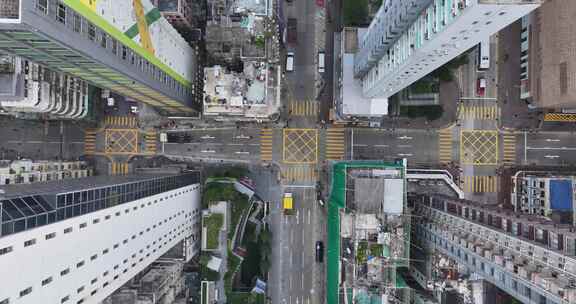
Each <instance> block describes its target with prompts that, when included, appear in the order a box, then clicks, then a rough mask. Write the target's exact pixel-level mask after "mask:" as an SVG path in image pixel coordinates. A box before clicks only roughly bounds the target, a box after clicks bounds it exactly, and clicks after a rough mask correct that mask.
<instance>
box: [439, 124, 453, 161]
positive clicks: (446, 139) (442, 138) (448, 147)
mask: <svg viewBox="0 0 576 304" xmlns="http://www.w3.org/2000/svg"><path fill="white" fill-rule="evenodd" d="M438 158H439V161H440V163H449V162H451V161H452V129H451V128H449V129H442V130H440V132H439V133H438Z"/></svg>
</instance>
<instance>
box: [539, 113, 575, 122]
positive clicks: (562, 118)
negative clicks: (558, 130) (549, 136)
mask: <svg viewBox="0 0 576 304" xmlns="http://www.w3.org/2000/svg"><path fill="white" fill-rule="evenodd" d="M544 121H550V122H576V114H568V113H547V114H544Z"/></svg>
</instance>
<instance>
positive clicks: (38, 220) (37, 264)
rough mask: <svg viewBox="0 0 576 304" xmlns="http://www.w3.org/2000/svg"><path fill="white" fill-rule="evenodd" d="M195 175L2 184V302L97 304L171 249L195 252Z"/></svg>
mask: <svg viewBox="0 0 576 304" xmlns="http://www.w3.org/2000/svg"><path fill="white" fill-rule="evenodd" d="M199 182H200V177H199V173H198V172H185V173H181V174H154V175H146V174H139V175H127V176H92V177H87V178H82V179H73V180H65V181H52V182H47V183H38V184H36V185H35V187H29V186H27V185H6V186H2V187H0V189H2V190H3V191H4V193H3V197H2V200H1V201H0V210H2V213H1V214H2V216H1V218H0V220H1V224H2V225H1V231H0V268H1V269H2V271H3V273H6V274H12V275H10V276H7V275H6V276H3V277H2V278H0V285H1V286H2V288H0V303H10V304H17V303H22V304H24V303H34V304H35V303H77V304H78V303H84V304H88V303H100V302H101V301H103V300H104V299H105V298H106V297H108V296H109V295H110V294H112V293H113V292H114V291H115V290H116V289H118V288H119V287H121V286H123V285H124V284H126V283H127V282H129V280H130V279H132V278H133V277H134V276H135V275H137V274H139V273H141V272H142V271H143V270H144V269H147V267H149V266H150V265H151V264H152V263H153V262H154V261H156V260H157V259H158V258H160V257H162V256H163V255H165V254H166V253H169V252H170V253H171V252H172V250H171V249H172V248H174V247H175V246H176V247H179V250H178V251H179V252H180V255H181V259H180V260H181V261H182V262H184V263H186V262H188V261H190V259H191V258H192V257H193V256H194V255H196V254H197V252H198V250H199V246H198V245H199V244H198V241H199V239H200V238H199V228H200V227H199V225H200V224H199V223H200V213H201V212H200V208H201V207H200V184H199Z"/></svg>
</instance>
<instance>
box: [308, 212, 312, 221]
mask: <svg viewBox="0 0 576 304" xmlns="http://www.w3.org/2000/svg"><path fill="white" fill-rule="evenodd" d="M311 212H312V211H311V210H310V209H308V225H310V213H311Z"/></svg>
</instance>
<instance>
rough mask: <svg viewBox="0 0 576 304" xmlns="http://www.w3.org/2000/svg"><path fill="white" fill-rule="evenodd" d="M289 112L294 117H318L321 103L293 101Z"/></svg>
mask: <svg viewBox="0 0 576 304" xmlns="http://www.w3.org/2000/svg"><path fill="white" fill-rule="evenodd" d="M288 110H289V113H290V115H292V116H317V115H318V111H319V103H318V101H316V100H303V101H297V100H292V101H290V103H289V108H288Z"/></svg>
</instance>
